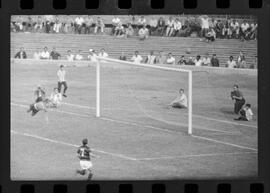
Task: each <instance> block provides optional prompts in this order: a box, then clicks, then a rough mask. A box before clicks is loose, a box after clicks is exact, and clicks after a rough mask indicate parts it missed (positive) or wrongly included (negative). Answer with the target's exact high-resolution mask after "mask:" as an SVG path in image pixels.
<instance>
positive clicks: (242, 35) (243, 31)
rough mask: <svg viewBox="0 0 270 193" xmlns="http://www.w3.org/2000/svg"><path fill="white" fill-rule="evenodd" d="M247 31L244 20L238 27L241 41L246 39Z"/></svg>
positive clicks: (247, 25) (246, 24) (247, 26)
mask: <svg viewBox="0 0 270 193" xmlns="http://www.w3.org/2000/svg"><path fill="white" fill-rule="evenodd" d="M248 29H249V24H248V22H247V21H246V20H244V22H243V23H242V24H241V27H240V39H241V40H242V41H243V40H245V39H247V34H248Z"/></svg>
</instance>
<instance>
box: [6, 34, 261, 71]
mask: <svg viewBox="0 0 270 193" xmlns="http://www.w3.org/2000/svg"><path fill="white" fill-rule="evenodd" d="M146 42H147V43H146ZM45 46H47V47H48V49H49V50H50V51H51V50H52V48H53V47H56V49H57V51H58V52H59V53H60V54H61V55H62V59H66V53H67V50H71V51H72V52H73V54H76V53H77V51H78V50H82V55H83V56H84V57H85V58H86V57H87V55H88V50H89V49H94V50H96V51H97V52H99V51H100V49H101V48H105V49H106V52H107V53H108V54H109V55H110V57H113V58H119V56H120V55H121V52H125V54H126V56H127V58H128V59H130V58H131V56H132V55H133V54H134V51H135V50H138V51H139V52H140V55H141V56H143V57H144V58H145V57H146V56H147V55H148V54H149V52H150V51H151V50H154V51H155V52H156V53H155V54H158V53H157V52H158V51H160V50H163V51H164V52H165V54H167V53H169V52H172V53H173V55H174V57H176V60H177V61H178V60H179V58H180V56H181V55H184V56H185V57H186V58H188V57H190V56H192V57H195V56H196V55H201V56H204V55H205V54H206V53H208V54H209V55H210V56H211V55H212V54H214V53H215V54H216V55H217V57H218V59H219V61H220V66H225V64H226V62H227V60H228V58H229V56H231V55H232V56H234V58H237V57H238V55H239V51H240V50H242V51H243V52H244V54H245V57H246V64H247V66H246V68H249V67H250V66H251V65H255V66H257V64H256V61H255V59H256V57H257V41H244V42H240V41H239V40H235V39H229V40H228V39H217V40H216V41H215V42H213V43H206V42H202V41H200V39H199V38H191V37H149V39H147V40H146V41H139V40H138V39H137V38H135V37H134V38H127V39H123V38H115V37H113V36H109V35H76V34H44V33H11V58H13V57H14V55H15V54H16V52H17V51H18V50H19V48H20V47H24V48H25V51H26V53H27V55H28V58H33V55H34V52H35V51H41V50H42V49H43V47H45ZM187 50H190V51H191V53H190V54H189V53H186V51H187Z"/></svg>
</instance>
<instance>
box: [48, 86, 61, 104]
mask: <svg viewBox="0 0 270 193" xmlns="http://www.w3.org/2000/svg"><path fill="white" fill-rule="evenodd" d="M50 102H51V107H55V108H56V107H58V106H59V105H60V104H61V102H62V95H61V93H59V91H58V88H54V89H53V93H52V94H51V96H50Z"/></svg>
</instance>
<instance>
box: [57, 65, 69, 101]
mask: <svg viewBox="0 0 270 193" xmlns="http://www.w3.org/2000/svg"><path fill="white" fill-rule="evenodd" d="M57 76H58V92H59V93H61V89H62V85H63V86H64V91H63V96H64V97H67V95H66V91H67V88H68V87H67V82H66V71H65V70H64V65H60V69H59V70H58V71H57Z"/></svg>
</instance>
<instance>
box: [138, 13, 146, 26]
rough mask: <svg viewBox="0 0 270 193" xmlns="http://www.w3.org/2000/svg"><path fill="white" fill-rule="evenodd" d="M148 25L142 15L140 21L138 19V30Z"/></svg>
mask: <svg viewBox="0 0 270 193" xmlns="http://www.w3.org/2000/svg"><path fill="white" fill-rule="evenodd" d="M145 25H146V19H145V18H144V16H143V15H142V16H141V17H140V18H139V19H138V28H139V29H140V28H142V27H143V26H145Z"/></svg>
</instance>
